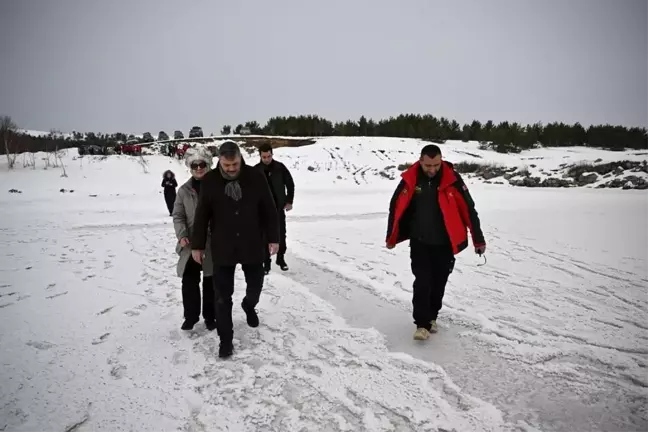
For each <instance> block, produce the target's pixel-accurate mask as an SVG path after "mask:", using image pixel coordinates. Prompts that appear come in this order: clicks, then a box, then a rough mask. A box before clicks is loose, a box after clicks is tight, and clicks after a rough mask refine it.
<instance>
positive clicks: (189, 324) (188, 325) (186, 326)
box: [180, 319, 198, 330]
mask: <svg viewBox="0 0 648 432" xmlns="http://www.w3.org/2000/svg"><path fill="white" fill-rule="evenodd" d="M197 322H198V321H197V320H196V321H194V320H188V319H186V320H184V322H183V323H182V327H180V328H181V329H182V330H193V328H194V326H195V325H196V323H197Z"/></svg>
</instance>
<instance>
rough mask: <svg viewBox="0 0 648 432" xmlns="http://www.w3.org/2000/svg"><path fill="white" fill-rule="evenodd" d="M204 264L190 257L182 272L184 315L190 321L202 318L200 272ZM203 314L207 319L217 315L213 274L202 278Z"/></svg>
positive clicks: (212, 318)
mask: <svg viewBox="0 0 648 432" xmlns="http://www.w3.org/2000/svg"><path fill="white" fill-rule="evenodd" d="M201 271H202V266H201V265H200V264H198V263H197V262H196V261H194V260H193V258H191V257H189V261H187V265H186V266H185V271H184V273H183V274H182V306H183V307H184V317H185V319H186V320H188V321H193V322H198V321H199V320H200V273H201ZM202 316H203V318H204V320H205V321H213V320H214V319H215V317H216V311H215V302H214V282H213V278H212V277H211V276H203V278H202Z"/></svg>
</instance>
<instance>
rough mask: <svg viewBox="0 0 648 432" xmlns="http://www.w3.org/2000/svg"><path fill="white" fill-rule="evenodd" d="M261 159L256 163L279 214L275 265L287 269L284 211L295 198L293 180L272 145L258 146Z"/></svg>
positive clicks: (267, 264)
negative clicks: (276, 156) (277, 250)
mask: <svg viewBox="0 0 648 432" xmlns="http://www.w3.org/2000/svg"><path fill="white" fill-rule="evenodd" d="M259 155H260V157H261V161H260V162H259V163H258V164H257V165H256V167H257V168H259V169H261V170H262V171H263V173H264V174H265V177H266V179H267V180H268V184H269V185H270V191H271V192H272V198H273V199H274V202H275V205H276V207H277V214H278V216H279V252H278V253H277V261H276V262H277V265H278V266H279V267H280V268H281V270H283V271H286V270H288V264H286V258H285V255H286V249H287V248H286V212H287V211H290V210H292V207H293V199H294V198H295V182H294V181H293V178H292V175H291V174H290V171H288V168H286V165H284V164H282V163H281V162H279V161H277V160H275V159H274V158H273V154H272V146H271V145H270V144H263V145H262V146H261V147H259ZM270 263H271V260H270V255H269V253H266V257H265V262H264V264H263V270H264V271H265V273H266V274H268V273H269V272H270Z"/></svg>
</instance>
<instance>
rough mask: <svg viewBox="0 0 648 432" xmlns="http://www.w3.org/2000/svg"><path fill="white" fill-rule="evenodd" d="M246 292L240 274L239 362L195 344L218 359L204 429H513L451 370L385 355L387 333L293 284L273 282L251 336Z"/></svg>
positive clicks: (211, 343) (211, 369) (203, 410)
mask: <svg viewBox="0 0 648 432" xmlns="http://www.w3.org/2000/svg"><path fill="white" fill-rule="evenodd" d="M243 286H244V285H243V280H242V277H241V274H240V272H239V274H238V275H237V288H236V291H235V300H234V322H235V330H234V331H235V340H234V346H235V352H234V356H233V357H232V358H231V359H228V360H225V361H221V360H218V359H217V358H216V356H217V350H218V347H217V339H216V338H211V337H205V338H200V339H196V341H195V351H196V352H199V353H203V354H204V355H205V356H206V358H207V359H208V365H207V367H206V368H205V370H204V371H202V372H201V373H200V374H199V375H198V376H197V377H196V391H197V392H198V393H199V394H200V395H202V396H203V397H205V398H206V400H205V402H204V403H203V404H202V405H201V406H200V407H199V410H200V414H199V415H198V416H197V420H199V421H200V423H201V424H203V425H213V424H215V423H216V422H217V420H220V421H222V422H223V423H225V424H228V425H229V426H230V427H231V428H232V429H234V430H237V428H238V429H240V430H264V431H281V432H283V431H298V430H330V431H346V430H348V431H372V432H373V431H383V430H384V431H388V430H392V431H395V430H397V431H424V430H443V429H446V430H452V429H453V428H454V429H457V428H458V429H457V430H512V429H510V428H507V427H506V426H505V425H504V424H503V422H502V421H501V420H500V419H498V414H497V412H496V411H494V410H492V408H489V407H488V406H487V405H485V404H484V403H483V402H481V401H478V400H475V399H474V398H472V397H470V396H469V395H467V394H464V393H463V392H462V391H461V390H460V389H458V388H457V387H455V386H454V385H453V384H452V382H451V381H450V380H448V378H447V376H446V374H445V373H444V372H443V371H442V370H440V369H439V368H437V367H435V366H432V365H428V364H425V363H422V362H417V361H415V360H412V359H409V358H407V357H405V356H402V355H398V354H390V353H389V352H386V351H384V347H383V343H384V340H383V338H382V336H381V335H380V334H378V333H377V332H375V331H373V330H371V329H357V328H350V327H348V326H347V324H346V323H345V322H344V321H342V320H341V319H340V318H339V317H338V316H336V315H335V313H334V310H333V309H332V308H330V306H328V305H327V304H326V303H323V302H322V301H321V300H320V299H319V298H317V297H315V296H313V295H312V293H310V292H309V291H308V290H307V289H306V288H305V287H304V286H302V285H301V284H297V283H295V282H294V281H292V280H291V279H289V278H286V277H283V275H277V274H272V275H271V276H269V277H268V278H266V285H265V288H264V291H263V294H262V299H261V303H260V305H259V308H258V309H259V314H260V319H261V325H260V327H258V328H257V329H250V328H248V327H247V325H246V324H245V320H244V315H243V312H242V311H241V308H240V306H239V305H240V299H241V297H242V295H243V289H242V287H243ZM421 399H424V400H425V401H426V403H425V404H424V405H421V404H420V400H421ZM191 427H195V424H193V423H191V424H187V426H186V429H187V430H189V429H190V428H191Z"/></svg>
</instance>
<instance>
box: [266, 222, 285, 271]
mask: <svg viewBox="0 0 648 432" xmlns="http://www.w3.org/2000/svg"><path fill="white" fill-rule="evenodd" d="M277 215H278V216H279V251H278V252H277V258H278V259H283V257H284V255H285V254H286V249H287V248H286V211H285V210H284V209H280V210H277ZM271 258H272V257H271V256H270V250H268V248H267V247H266V249H265V262H266V264H270V260H271Z"/></svg>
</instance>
